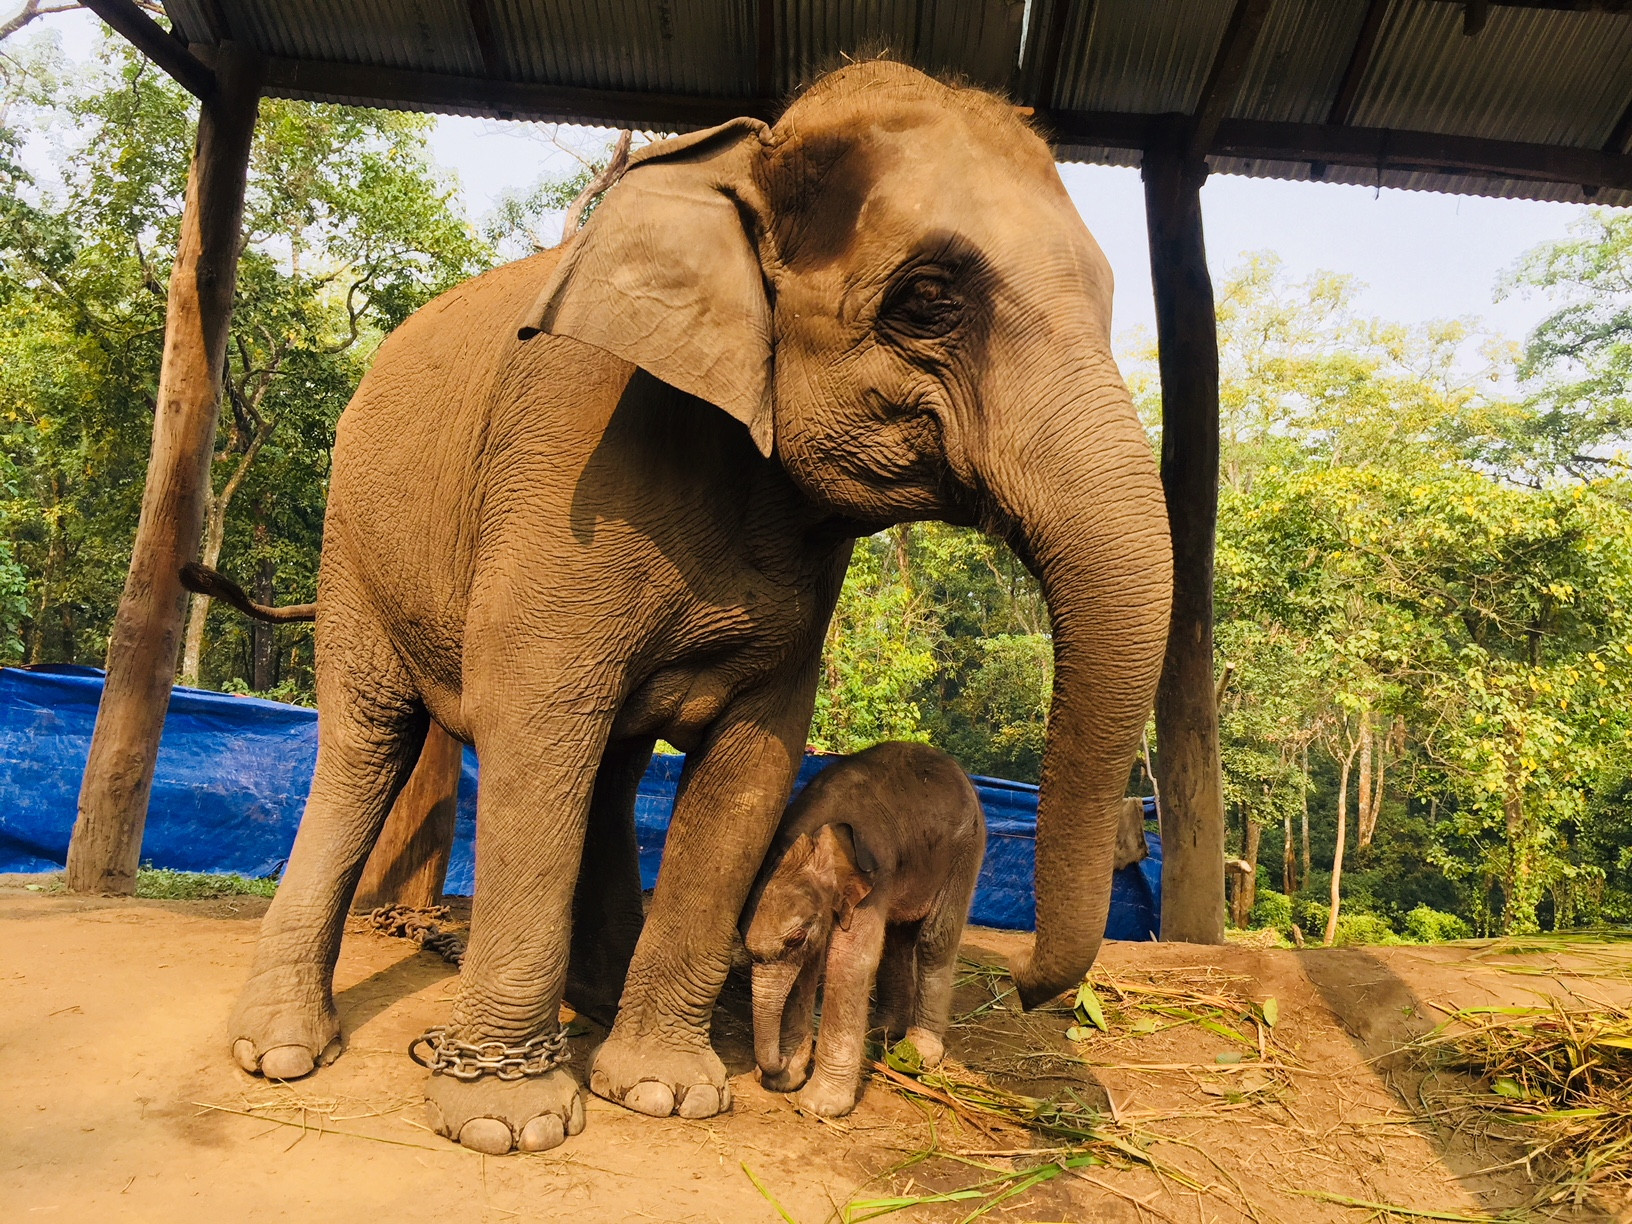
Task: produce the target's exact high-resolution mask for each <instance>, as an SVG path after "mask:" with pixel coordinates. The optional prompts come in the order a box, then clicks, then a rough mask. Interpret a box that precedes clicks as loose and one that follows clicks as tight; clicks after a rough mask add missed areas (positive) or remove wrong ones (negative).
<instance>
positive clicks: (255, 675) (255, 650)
mask: <svg viewBox="0 0 1632 1224" xmlns="http://www.w3.org/2000/svg"><path fill="white" fill-rule="evenodd" d="M255 534H256V535H257V536H259V537H260V538H261V540H262V542H263V543H264V541H265V537H266V525H265V524H264V523H261V524H257V525H256V528H255ZM277 574H278V563H277V562H276V561H275V560H273V558H272V557H271V555H270V554H263V555H262V556H261V563H260V565H259V566H258V567H257V568H256V570H255V602H256V603H258V604H264V605H265V606H267V607H269V608H270V607H272V606H273V604H274V603H275V601H276V599H277V591H276V589H275V588H274V586H273V580H274V579H275V578H276V577H277ZM277 660H278V627H277V626H276V625H269V624H267V623H266V622H265V621H250V622H249V671H250V679H249V687H250V688H252V689H254V690H255V691H256V692H257V693H264V692H266V690H267V689H269V688H271V687H272V686H273V685H274V684H276V683H277V682H278V680H277V675H276V671H277Z"/></svg>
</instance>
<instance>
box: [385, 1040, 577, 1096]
mask: <svg viewBox="0 0 1632 1224" xmlns="http://www.w3.org/2000/svg"><path fill="white" fill-rule="evenodd" d="M421 1046H425V1047H427V1048H428V1049H429V1050H430V1053H429V1055H428V1056H424V1055H421V1054H420V1047H421ZM408 1057H409V1058H411V1059H413V1060H414V1061H415V1062H416V1063H418V1064H419V1065H420V1066H422V1067H425V1068H427V1069H428V1070H429V1071H430V1073H431V1074H432V1075H448V1076H452V1077H453V1078H454V1079H456V1080H462V1081H464V1082H466V1083H469V1082H470V1081H472V1080H479V1079H481V1078H482V1077H483V1076H486V1075H492V1076H496V1077H497V1078H499V1079H501V1080H519V1079H531V1078H534V1077H536V1076H540V1075H548V1074H549V1073H550V1072H551V1071H553V1070H555V1068H556V1067H559V1066H560V1065H561V1064H562V1063H564V1062H566V1061H567V1030H566V1029H565V1028H557V1029H556V1030H555V1031H554V1032H553V1033H546V1034H544V1035H543V1036H540V1037H534V1038H533V1039H532V1040H531V1041H525V1042H523V1043H522V1044H521V1045H506V1044H505V1043H504V1042H502V1041H482V1042H477V1043H476V1044H474V1045H472V1044H471V1043H470V1042H466V1041H459V1040H457V1039H456V1038H453V1037H449V1036H448V1030H447V1029H445V1028H429V1029H426V1030H425V1032H424V1033H423V1034H422V1035H421V1036H419V1037H416V1038H414V1040H413V1041H412V1042H410V1043H409V1045H408Z"/></svg>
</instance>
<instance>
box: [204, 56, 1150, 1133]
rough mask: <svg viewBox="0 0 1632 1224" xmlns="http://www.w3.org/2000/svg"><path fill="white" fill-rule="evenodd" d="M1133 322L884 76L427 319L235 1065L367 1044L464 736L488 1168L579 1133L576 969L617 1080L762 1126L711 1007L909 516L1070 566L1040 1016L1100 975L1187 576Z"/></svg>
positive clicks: (604, 216)
mask: <svg viewBox="0 0 1632 1224" xmlns="http://www.w3.org/2000/svg"><path fill="white" fill-rule="evenodd" d="M1110 316H1111V275H1110V271H1109V268H1108V267H1107V265H1106V262H1105V259H1104V256H1103V255H1102V254H1101V253H1100V251H1099V248H1098V247H1097V246H1096V245H1095V243H1094V241H1093V239H1092V238H1091V237H1090V236H1089V234H1088V231H1087V230H1086V228H1084V226H1083V224H1082V221H1081V219H1080V218H1079V217H1078V215H1077V212H1076V209H1075V208H1074V206H1073V205H1072V203H1071V200H1070V198H1069V197H1068V196H1067V195H1066V192H1065V189H1064V187H1063V185H1062V184H1061V182H1060V179H1059V175H1058V173H1057V171H1056V169H1055V166H1054V162H1053V160H1052V157H1051V155H1050V152H1049V149H1048V147H1047V145H1046V144H1045V143H1044V142H1043V141H1042V140H1040V139H1039V138H1038V137H1037V136H1036V135H1035V134H1034V133H1033V132H1032V131H1031V130H1029V129H1028V128H1027V127H1026V125H1025V124H1024V123H1023V122H1022V121H1021V120H1020V119H1019V118H1018V117H1017V115H1016V113H1015V112H1014V110H1013V109H1012V108H1011V107H1009V106H1008V105H1006V104H1005V103H1003V102H1001V101H1000V100H998V99H996V98H994V97H991V96H989V95H987V94H984V93H981V92H979V91H975V90H970V89H962V88H956V87H952V86H948V85H944V84H940V83H938V82H936V81H934V80H931V79H930V78H928V77H926V76H924V75H922V74H920V73H918V72H916V71H913V70H912V69H910V68H906V67H903V66H900V65H898V64H893V63H886V62H867V63H861V64H857V65H853V66H850V67H847V68H845V69H843V70H842V71H839V72H836V73H833V74H831V75H829V76H826V77H824V78H822V79H821V80H820V81H818V82H817V83H816V84H815V85H814V86H812V87H811V88H810V89H809V90H807V91H806V92H805V93H804V94H803V95H802V96H801V97H800V98H799V99H798V100H797V101H795V102H794V103H793V104H792V105H791V106H790V107H789V108H788V110H787V112H786V113H785V114H784V115H783V116H782V118H781V120H780V121H779V122H778V123H777V124H776V125H775V127H767V126H766V125H765V124H763V123H760V122H758V121H757V120H750V119H740V120H736V121H734V122H731V123H727V124H725V125H723V126H721V127H717V128H714V129H712V130H710V131H705V132H697V133H693V134H691V135H687V136H682V137H680V138H678V139H675V140H669V141H665V142H663V143H660V144H655V145H652V146H650V147H649V148H646V149H644V150H642V151H641V152H640V153H639V154H637V155H636V156H635V157H634V158H633V159H631V163H630V168H629V170H628V172H627V174H626V175H625V177H624V178H623V179H622V181H621V182H620V183H619V184H618V185H617V186H616V187H614V188H613V189H612V190H611V192H610V193H609V194H608V195H607V197H606V199H605V201H604V203H603V204H602V206H601V208H600V209H599V211H598V212H596V214H595V215H594V217H593V219H592V220H591V221H590V222H589V224H588V225H587V226H586V227H585V228H584V229H583V231H581V232H580V233H579V234H578V235H577V236H576V237H575V238H573V239H572V240H571V241H570V242H568V243H567V244H566V245H565V246H563V247H562V248H560V249H559V250H558V251H552V252H547V253H544V254H541V255H537V256H535V257H533V258H531V259H527V260H523V261H521V262H519V263H515V264H511V265H509V266H506V267H502V268H499V269H497V270H495V271H493V272H490V273H488V274H486V275H485V276H481V277H478V278H477V279H475V280H473V281H470V282H469V283H467V284H465V285H463V286H461V287H459V288H457V289H455V290H453V291H452V292H450V293H448V294H446V295H444V296H442V297H440V298H438V299H437V300H436V301H434V302H432V303H431V304H430V305H428V306H426V307H425V308H424V309H423V310H421V311H419V312H418V313H417V314H416V315H414V316H413V318H411V319H410V320H409V321H408V322H407V323H405V324H404V325H403V326H402V327H401V328H399V329H398V330H397V331H396V333H395V334H394V335H393V336H392V337H391V338H390V339H389V340H388V341H387V342H386V344H385V345H384V347H383V348H382V349H381V351H380V354H379V357H378V359H377V360H376V362H375V364H374V367H373V369H372V370H371V371H370V373H369V375H368V377H367V378H365V379H364V380H363V383H362V385H361V387H360V388H359V389H358V392H357V395H356V397H355V398H354V399H353V400H352V402H351V405H350V407H348V408H347V410H346V413H345V415H344V417H342V419H341V422H340V427H339V435H338V438H337V439H336V443H335V450H334V468H333V479H332V483H331V488H330V496H329V509H328V519H327V524H326V527H325V536H324V541H323V562H322V571H321V577H320V580H319V584H318V607H317V642H318V664H317V666H318V707H319V711H320V718H319V738H320V745H319V751H318V760H317V773H316V777H315V778H314V780H313V783H312V792H311V798H310V800H309V802H308V804H307V808H306V815H305V818H304V820H303V821H302V823H301V828H300V833H299V836H298V837H297V838H296V841H295V847H294V851H293V854H292V856H291V858H290V861H289V867H288V870H287V872H286V874H285V876H284V879H283V883H282V885H281V886H280V887H279V889H278V893H277V897H276V899H275V900H274V902H273V904H272V908H271V909H270V910H269V911H268V913H267V916H266V919H265V921H264V923H263V925H262V930H261V937H260V944H259V947H258V949H257V952H256V958H255V964H254V969H253V972H252V976H251V978H250V981H249V983H248V985H247V986H246V988H245V990H244V993H243V996H242V998H241V1000H240V1002H239V1005H238V1008H237V1010H236V1013H235V1015H234V1019H233V1024H232V1031H231V1037H232V1040H233V1042H234V1046H233V1049H234V1054H235V1056H236V1057H237V1059H238V1061H239V1062H240V1064H241V1065H242V1066H243V1067H245V1068H246V1069H248V1070H252V1071H254V1070H258V1071H260V1072H261V1073H263V1074H265V1075H267V1076H271V1077H277V1078H290V1077H295V1076H299V1075H302V1074H305V1073H307V1072H309V1071H310V1070H311V1069H312V1068H313V1067H314V1066H315V1065H316V1064H317V1063H318V1062H320V1061H324V1060H326V1059H327V1058H329V1057H332V1056H333V1055H334V1054H336V1053H338V1051H339V1048H340V1038H339V1033H340V1027H339V1020H338V1016H337V1014H336V1011H335V1008H334V1003H333V998H332V976H333V967H334V963H335V958H336V956H337V953H338V948H339V942H340V934H341V927H342V922H343V916H344V913H345V911H346V907H347V903H348V901H349V899H350V897H351V894H352V890H353V888H354V886H355V884H356V881H357V878H358V873H359V871H360V870H361V868H362V866H363V862H364V859H365V858H366V856H367V854H368V851H369V848H370V846H371V845H372V844H373V842H374V840H375V838H376V836H377V835H378V832H379V830H380V827H381V824H382V822H383V821H384V819H385V815H386V812H387V810H388V808H389V807H390V805H391V802H392V799H393V797H394V795H395V793H396V791H397V790H398V788H399V787H400V786H401V784H402V782H403V780H404V779H405V777H406V775H407V774H408V772H409V769H410V767H411V765H412V763H413V761H414V758H415V755H416V753H417V751H418V748H419V744H420V741H421V738H422V736H423V734H424V731H425V727H426V720H427V718H434V719H435V720H436V721H437V722H438V723H440V724H441V725H442V726H444V727H446V728H447V729H448V730H449V731H450V732H452V733H453V734H454V735H456V736H458V737H459V738H461V739H463V740H465V741H467V742H469V743H472V744H474V745H475V746H476V749H477V752H478V753H479V754H480V757H481V762H482V785H481V793H480V798H479V801H478V815H477V845H476V870H477V880H476V896H475V911H474V915H473V919H472V931H471V942H470V948H469V951H468V953H467V955H466V958H465V961H464V967H463V972H462V975H461V980H460V990H459V997H458V1000H457V1002H456V1003H455V1004H454V1007H453V1014H452V1018H451V1021H450V1023H449V1024H448V1026H447V1028H446V1029H445V1030H440V1031H433V1033H432V1034H431V1035H430V1036H429V1038H428V1039H427V1040H426V1042H425V1044H424V1045H422V1046H421V1047H420V1048H421V1049H422V1050H426V1051H428V1054H427V1057H426V1061H428V1062H431V1063H434V1064H436V1065H437V1066H439V1067H441V1068H442V1069H443V1071H444V1073H443V1074H435V1075H433V1076H431V1078H430V1080H429V1082H428V1085H427V1094H428V1096H429V1097H430V1098H431V1102H432V1105H433V1106H434V1111H433V1118H436V1119H437V1120H438V1122H439V1125H440V1129H441V1130H442V1131H443V1132H444V1133H446V1134H448V1135H450V1136H452V1137H456V1138H458V1139H459V1140H460V1141H461V1142H463V1143H465V1144H466V1145H467V1146H470V1147H475V1148H478V1149H479V1150H483V1151H495V1152H496V1151H507V1150H509V1149H510V1148H511V1147H512V1146H519V1147H522V1148H524V1149H528V1150H537V1149H541V1148H544V1147H548V1146H553V1145H554V1144H555V1143H559V1142H560V1141H561V1139H562V1137H563V1134H571V1133H574V1132H575V1131H576V1128H577V1127H578V1126H580V1125H582V1118H583V1111H582V1099H581V1090H580V1088H579V1086H578V1084H577V1083H576V1081H575V1080H574V1079H573V1078H572V1077H571V1076H570V1075H569V1074H568V1073H567V1071H566V1070H565V1069H564V1068H562V1067H561V1066H560V1065H559V1061H560V1053H559V1052H560V1046H561V1041H560V1039H559V1037H558V1036H557V1021H556V1010H557V1005H558V1003H559V1002H560V1000H561V998H562V995H563V989H564V987H565V986H566V985H567V979H568V973H569V964H570V966H571V970H572V975H573V982H572V984H571V987H570V991H571V993H572V994H573V995H574V997H575V1001H578V998H579V997H582V998H583V999H586V1000H595V999H597V998H598V999H600V1000H601V1001H603V1002H605V1003H607V1004H610V1002H611V1001H612V1000H613V999H619V997H620V993H621V1001H620V1004H619V1006H618V1009H617V1020H616V1023H615V1025H614V1026H613V1028H612V1031H611V1034H610V1036H609V1038H608V1039H607V1041H606V1043H605V1044H604V1045H602V1046H601V1048H600V1050H599V1051H598V1053H597V1055H596V1057H595V1060H594V1065H593V1069H592V1071H591V1075H590V1087H591V1088H592V1089H593V1090H594V1091H595V1092H596V1093H598V1094H600V1095H602V1096H605V1097H608V1098H610V1099H612V1100H615V1101H620V1102H622V1103H623V1104H625V1105H627V1106H629V1107H631V1108H633V1109H636V1110H639V1111H641V1112H644V1113H650V1114H657V1115H666V1114H669V1113H671V1112H679V1113H680V1114H682V1115H684V1116H688V1117H702V1116H706V1115H710V1114H713V1113H716V1112H718V1111H720V1110H723V1109H725V1108H727V1107H728V1106H729V1103H730V1092H729V1088H728V1086H727V1082H726V1076H725V1069H724V1067H723V1065H722V1064H721V1062H720V1060H719V1059H718V1058H717V1057H716V1056H715V1054H714V1052H713V1050H712V1049H711V1047H710V1044H709V1023H710V1017H711V1013H712V1011H713V1007H714V1003H715V999H716V997H717V995H718V993H719V990H720V987H721V985H722V983H723V981H724V978H725V975H726V971H727V968H728V966H729V964H730V959H731V945H732V934H733V929H734V924H735V922H736V920H737V917H738V913H739V911H740V910H741V908H742V905H743V902H744V899H745V897H746V895H747V893H748V890H749V887H750V885H751V883H752V881H753V879H754V875H755V872H756V870H757V868H758V867H759V865H760V862H761V860H762V858H763V856H764V854H765V851H766V848H767V845H768V843H769V841H770V839H771V836H772V833H773V831H774V830H775V828H776V825H777V820H778V817H779V816H780V815H781V812H782V808H783V805H784V803H785V802H786V800H787V797H788V794H789V791H790V789H791V786H792V783H793V780H794V775H795V771H796V769H797V767H798V764H799V761H800V756H801V750H802V748H803V746H804V742H805V736H806V733H807V731H808V729H809V724H810V717H811V711H812V707H813V702H814V694H815V691H816V686H817V676H818V662H819V657H820V653H821V647H822V640H823V636H824V631H825V628H826V625H827V622H828V619H829V616H830V614H831V612H832V609H833V605H834V602H835V600H836V599H837V597H838V593H839V588H840V585H841V582H842V579H843V575H844V569H845V564H846V562H847V560H848V558H849V556H850V550H851V544H852V541H853V540H854V539H855V538H856V537H857V536H860V535H863V534H866V533H869V532H874V531H877V530H879V529H881V528H883V527H885V526H887V525H889V524H892V523H900V522H905V521H910V520H915V519H940V520H943V521H946V522H951V523H959V524H972V525H978V526H979V527H981V528H982V529H984V530H985V531H986V532H988V533H990V534H991V535H994V536H996V537H998V538H1000V539H1002V540H1004V541H1006V542H1007V543H1008V544H1009V545H1010V546H1011V547H1012V548H1014V549H1015V551H1016V552H1017V553H1018V554H1019V556H1020V557H1021V558H1023V559H1024V561H1025V563H1026V564H1027V565H1028V567H1029V568H1030V569H1031V570H1032V571H1033V572H1034V573H1035V574H1036V575H1037V576H1038V578H1039V579H1040V580H1041V583H1042V586H1043V591H1044V594H1045V596H1046V598H1047V601H1048V606H1049V612H1050V617H1051V619H1052V622H1053V630H1054V650H1055V679H1054V693H1053V705H1052V707H1051V710H1050V715H1049V726H1048V746H1047V750H1046V752H1045V754H1044V760H1043V780H1042V797H1041V803H1040V810H1039V814H1038V831H1037V938H1036V944H1035V947H1034V949H1033V950H1032V952H1031V954H1030V955H1029V956H1028V957H1025V958H1022V959H1021V961H1020V962H1019V963H1018V964H1016V965H1015V966H1014V976H1015V979H1016V981H1017V982H1018V984H1019V988H1020V997H1021V999H1022V1001H1023V1002H1025V1003H1027V1004H1035V1003H1037V1002H1039V1001H1041V1000H1044V999H1047V998H1049V997H1051V996H1052V995H1054V994H1055V993H1057V992H1058V991H1060V990H1061V989H1063V988H1065V987H1066V986H1068V985H1070V984H1072V983H1073V982H1075V981H1076V980H1077V979H1078V978H1079V977H1080V976H1081V975H1082V973H1083V972H1084V971H1085V970H1086V969H1087V968H1088V966H1089V965H1090V963H1091V962H1092V961H1093V959H1094V956H1095V954H1096V952H1097V950H1098V947H1099V942H1100V939H1101V933H1102V932H1103V931H1104V929H1105V920H1106V913H1107V908H1108V905H1109V895H1110V883H1111V859H1112V851H1113V848H1114V846H1115V841H1116V833H1117V825H1118V815H1119V812H1120V810H1121V805H1122V794H1123V787H1124V783H1125V781H1126V778H1127V772H1128V767H1129V764H1130V762H1131V758H1132V755H1133V752H1134V748H1135V745H1136V743H1137V741H1138V739H1139V734H1140V730H1141V728H1142V727H1143V725H1144V721H1145V717H1146V714H1147V712H1148V710H1149V708H1150V704H1151V698H1152V694H1153V692H1154V687H1155V683H1156V677H1157V672H1158V669H1159V666H1160V660H1161V657H1162V649H1163V645H1164V634H1165V631H1166V625H1167V616H1168V600H1169V587H1170V574H1169V571H1170V561H1169V547H1168V538H1167V530H1166V515H1165V512H1164V509H1163V503H1162V493H1161V487H1160V485H1159V483H1158V480H1157V476H1156V471H1155V466H1154V463H1153V461H1152V457H1151V453H1150V447H1149V444H1148V443H1147V441H1146V439H1145V435H1144V433H1143V431H1142V430H1141V428H1140V426H1139V422H1138V420H1137V418H1136V417H1135V414H1134V411H1133V408H1132V406H1131V403H1130V400H1129V397H1128V393H1127V391H1126V389H1125V387H1124V385H1123V383H1122V380H1121V377H1120V376H1119V374H1118V372H1117V368H1116V365H1115V363H1114V362H1113V360H1112V358H1111V352H1110ZM518 333H519V334H518ZM658 736H661V737H663V738H665V739H667V740H669V741H670V742H671V743H673V744H676V745H678V746H679V747H680V748H682V749H683V750H685V751H686V753H687V762H686V771H685V774H684V777H683V778H682V780H681V784H680V791H679V796H678V799H677V801H676V805H675V812H674V820H673V825H672V828H671V830H670V834H669V839H668V847H667V860H666V862H665V864H664V867H663V871H662V875H661V877H660V879H659V881H658V885H657V893H656V896H655V897H654V898H653V903H652V907H651V912H650V916H649V917H648V918H647V919H646V921H645V924H644V928H642V925H641V919H640V896H639V879H638V874H637V871H636V861H635V853H634V844H633V843H634V835H633V819H632V810H633V804H634V797H635V789H636V785H637V783H638V780H639V778H640V775H641V773H642V770H643V768H644V766H645V764H646V761H647V759H648V756H649V754H650V752H651V749H652V745H653V741H654V739H655V738H656V737H658ZM575 894H576V895H575ZM501 1064H502V1065H503V1066H504V1067H505V1071H504V1074H503V1075H500V1074H497V1073H495V1071H496V1068H498V1067H499V1066H500V1065H501ZM507 1077H509V1078H507Z"/></svg>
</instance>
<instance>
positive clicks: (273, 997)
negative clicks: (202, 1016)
mask: <svg viewBox="0 0 1632 1224" xmlns="http://www.w3.org/2000/svg"><path fill="white" fill-rule="evenodd" d="M227 1032H228V1034H229V1036H230V1038H231V1041H232V1057H233V1059H234V1060H235V1061H236V1062H237V1063H238V1065H239V1066H240V1067H242V1068H243V1069H244V1070H245V1071H248V1072H249V1073H250V1074H252V1075H254V1074H260V1075H264V1076H266V1078H267V1079H275V1080H291V1079H299V1078H300V1077H301V1076H303V1075H310V1074H311V1073H312V1072H313V1071H314V1070H316V1069H317V1068H318V1067H320V1066H326V1065H327V1064H329V1063H331V1062H333V1061H334V1060H335V1059H336V1058H338V1057H339V1056H340V1051H341V1050H342V1049H343V1048H344V1047H343V1045H342V1042H341V1040H340V1015H339V1013H338V1012H336V1011H335V1010H334V1002H333V1000H332V999H331V998H330V997H329V992H328V990H327V988H326V984H325V982H324V981H323V977H322V971H321V970H320V969H318V968H316V967H315V966H279V967H277V968H274V969H268V970H264V971H263V972H261V973H257V974H256V975H255V976H254V977H252V978H250V980H249V982H248V983H247V984H246V985H245V986H244V990H243V993H242V994H240V995H239V996H238V1005H237V1006H236V1007H235V1008H234V1009H233V1013H232V1020H231V1022H230V1025H229V1027H228V1030H227Z"/></svg>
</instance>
